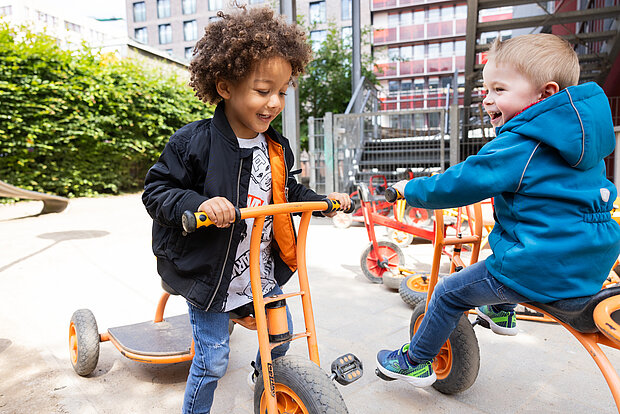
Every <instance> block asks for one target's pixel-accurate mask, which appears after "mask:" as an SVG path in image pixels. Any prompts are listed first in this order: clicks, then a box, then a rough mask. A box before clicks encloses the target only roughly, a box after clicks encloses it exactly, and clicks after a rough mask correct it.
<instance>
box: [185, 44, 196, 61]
mask: <svg viewBox="0 0 620 414" xmlns="http://www.w3.org/2000/svg"><path fill="white" fill-rule="evenodd" d="M193 54H194V48H193V47H186V48H185V59H187V60H192V55H193Z"/></svg>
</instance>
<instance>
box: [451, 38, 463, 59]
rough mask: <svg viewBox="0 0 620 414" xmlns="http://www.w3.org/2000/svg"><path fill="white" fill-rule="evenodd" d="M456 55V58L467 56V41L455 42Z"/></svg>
mask: <svg viewBox="0 0 620 414" xmlns="http://www.w3.org/2000/svg"><path fill="white" fill-rule="evenodd" d="M454 54H455V55H456V56H465V41H464V40H457V41H456V42H454Z"/></svg>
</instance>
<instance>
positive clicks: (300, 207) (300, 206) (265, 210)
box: [181, 198, 355, 233]
mask: <svg viewBox="0 0 620 414" xmlns="http://www.w3.org/2000/svg"><path fill="white" fill-rule="evenodd" d="M354 210H355V206H354V205H353V204H351V206H350V207H349V209H347V210H346V211H344V212H345V213H352V212H353V211H354ZM304 211H322V212H324V213H331V212H333V211H343V210H342V208H341V206H340V202H339V201H338V200H332V199H329V198H326V199H324V200H323V201H305V202H299V203H283V204H267V205H264V206H260V207H247V208H242V209H239V208H237V207H235V221H234V222H235V223H237V222H239V221H240V220H242V219H246V218H254V217H258V216H268V215H273V214H282V213H296V212H298V213H301V212H304ZM181 221H182V223H183V230H184V231H185V233H193V232H195V231H196V229H198V228H199V227H208V226H210V225H212V224H213V222H212V221H211V220H210V219H209V217H207V214H206V213H205V212H204V211H196V212H192V211H189V210H188V211H185V212H184V213H183V216H182V217H181Z"/></svg>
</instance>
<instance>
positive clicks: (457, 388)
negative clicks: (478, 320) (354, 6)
mask: <svg viewBox="0 0 620 414" xmlns="http://www.w3.org/2000/svg"><path fill="white" fill-rule="evenodd" d="M425 307H426V303H425V302H422V303H419V304H418V305H417V306H416V307H415V309H414V310H413V314H412V315H411V323H410V325H409V334H410V336H411V337H413V335H414V334H415V333H416V332H417V330H418V329H419V328H420V325H421V323H422V320H423V318H424V314H425V311H426V310H425ZM479 368H480V350H479V348H478V340H477V339H476V334H475V333H474V329H473V328H472V326H471V323H470V322H469V319H467V316H465V314H463V315H462V316H461V318H460V319H459V322H458V323H457V325H456V328H454V330H453V331H452V333H451V334H450V337H449V338H448V340H447V341H446V342H445V343H444V344H443V345H442V346H441V349H440V350H439V353H438V354H437V355H436V356H435V358H434V359H433V371H435V375H437V381H435V383H434V384H433V388H435V389H436V390H437V391H439V392H441V393H444V394H457V393H459V392H463V391H465V390H466V389H468V388H469V387H471V386H472V385H473V383H474V382H475V381H476V378H477V377H478V370H479Z"/></svg>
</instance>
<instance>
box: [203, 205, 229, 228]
mask: <svg viewBox="0 0 620 414" xmlns="http://www.w3.org/2000/svg"><path fill="white" fill-rule="evenodd" d="M198 211H204V212H205V213H206V214H207V217H209V219H210V220H211V221H212V222H213V224H215V226H216V227H219V228H225V227H228V226H230V225H231V224H232V223H234V221H235V206H233V205H232V203H231V202H230V201H228V200H227V199H226V198H224V197H213V198H210V199H208V200H207V201H205V202H204V203H202V204H201V205H200V207H198Z"/></svg>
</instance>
